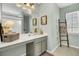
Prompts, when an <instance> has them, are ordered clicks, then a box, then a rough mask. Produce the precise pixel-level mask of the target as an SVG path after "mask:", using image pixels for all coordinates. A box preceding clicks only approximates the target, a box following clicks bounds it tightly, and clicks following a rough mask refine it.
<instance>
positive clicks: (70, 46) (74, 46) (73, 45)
mask: <svg viewBox="0 0 79 59" xmlns="http://www.w3.org/2000/svg"><path fill="white" fill-rule="evenodd" d="M63 45H65V46H66V44H63ZM69 46H70V47H73V48H76V49H79V47H78V46H74V45H69Z"/></svg>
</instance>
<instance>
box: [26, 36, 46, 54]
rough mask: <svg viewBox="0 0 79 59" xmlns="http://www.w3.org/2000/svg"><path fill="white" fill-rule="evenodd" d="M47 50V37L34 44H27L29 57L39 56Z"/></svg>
mask: <svg viewBox="0 0 79 59" xmlns="http://www.w3.org/2000/svg"><path fill="white" fill-rule="evenodd" d="M46 50H47V36H45V37H41V38H36V39H34V41H33V42H31V43H29V44H27V46H26V51H27V53H26V55H27V56H39V55H41V54H42V53H43V52H45V51H46Z"/></svg>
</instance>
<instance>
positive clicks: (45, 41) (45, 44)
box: [41, 39, 47, 53]
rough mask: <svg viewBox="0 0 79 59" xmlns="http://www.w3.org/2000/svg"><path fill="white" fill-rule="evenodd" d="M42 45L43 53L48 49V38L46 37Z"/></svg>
mask: <svg viewBox="0 0 79 59" xmlns="http://www.w3.org/2000/svg"><path fill="white" fill-rule="evenodd" d="M41 46H42V53H43V52H44V51H46V50H47V40H46V39H45V40H43V41H42V45H41Z"/></svg>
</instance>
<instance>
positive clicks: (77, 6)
mask: <svg viewBox="0 0 79 59" xmlns="http://www.w3.org/2000/svg"><path fill="white" fill-rule="evenodd" d="M74 11H79V3H76V4H72V5H70V6H67V7H64V8H60V19H61V20H64V19H65V18H66V17H65V16H66V13H69V12H74Z"/></svg>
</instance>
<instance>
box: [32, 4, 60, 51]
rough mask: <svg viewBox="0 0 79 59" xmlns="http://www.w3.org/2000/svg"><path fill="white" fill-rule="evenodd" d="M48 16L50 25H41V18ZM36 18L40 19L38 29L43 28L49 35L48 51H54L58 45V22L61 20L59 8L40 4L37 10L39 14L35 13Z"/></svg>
mask: <svg viewBox="0 0 79 59" xmlns="http://www.w3.org/2000/svg"><path fill="white" fill-rule="evenodd" d="M44 15H47V17H48V24H47V25H41V24H40V19H41V16H44ZM33 16H34V17H37V18H38V26H37V27H38V28H41V29H42V30H43V31H44V32H46V33H47V34H48V41H47V42H48V47H47V48H48V50H49V51H51V50H53V49H54V48H55V47H56V46H57V45H58V44H59V40H58V39H57V38H58V27H57V26H58V24H57V20H58V18H59V8H58V7H57V5H56V4H54V3H50V4H49V3H44V4H40V5H39V7H38V8H37V12H36V13H34V15H33ZM31 24H32V22H31ZM31 28H32V29H31V30H33V26H32V25H31Z"/></svg>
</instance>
